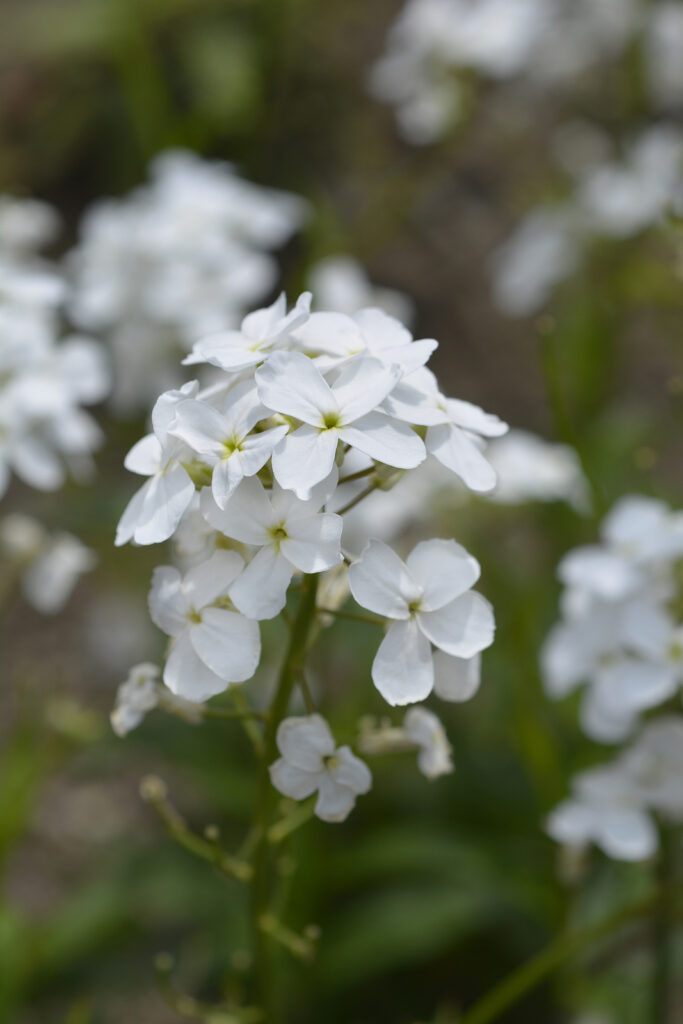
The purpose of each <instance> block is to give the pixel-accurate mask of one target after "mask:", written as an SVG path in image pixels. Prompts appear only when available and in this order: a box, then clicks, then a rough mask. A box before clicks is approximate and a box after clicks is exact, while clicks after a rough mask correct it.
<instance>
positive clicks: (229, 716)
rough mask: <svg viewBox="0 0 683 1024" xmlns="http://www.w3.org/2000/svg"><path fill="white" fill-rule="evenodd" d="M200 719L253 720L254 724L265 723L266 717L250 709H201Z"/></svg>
mask: <svg viewBox="0 0 683 1024" xmlns="http://www.w3.org/2000/svg"><path fill="white" fill-rule="evenodd" d="M202 718H216V719H219V720H221V719H222V720H225V721H228V722H229V721H241V720H243V719H253V721H255V722H267V721H268V716H267V715H266V714H265V712H263V711H254V710H253V709H252V708H216V707H211V706H209V707H204V708H202Z"/></svg>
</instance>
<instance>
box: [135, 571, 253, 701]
mask: <svg viewBox="0 0 683 1024" xmlns="http://www.w3.org/2000/svg"><path fill="white" fill-rule="evenodd" d="M243 566H244V561H243V559H242V558H240V556H239V555H238V554H237V552H235V551H216V552H215V554H213V555H212V556H211V558H209V560H208V561H206V562H202V564H201V565H198V566H196V567H195V568H194V569H190V571H189V572H188V573H186V574H185V576H184V577H183V576H181V575H180V573H179V572H178V570H177V569H174V568H172V567H171V566H169V565H162V566H159V567H158V568H157V569H155V570H154V576H153V578H152V589H151V590H150V594H149V610H150V615H151V616H152V620H153V622H154V623H155V624H156V625H157V626H158V627H159V629H161V630H163V631H164V633H168V635H169V636H172V637H175V641H174V644H173V647H172V649H171V653H170V654H169V656H168V659H167V661H166V667H165V668H164V682H165V683H166V685H167V686H168V688H169V690H171V692H172V693H175V694H178V695H179V696H181V697H185V698H186V700H193V701H197V702H199V701H203V700H207V699H208V698H209V697H213V696H215V695H216V694H217V693H222V692H223V690H226V689H227V688H228V686H229V685H230V684H231V683H242V682H244V681H245V680H246V679H250V678H251V677H252V676H253V674H254V672H255V671H256V668H257V666H258V663H259V659H260V656H261V638H260V634H259V627H258V623H257V622H254V621H253V620H252V619H247V618H245V616H244V615H241V614H240V613H239V612H238V611H235V610H234V609H232V607H231V605H232V602H231V601H230V599H229V597H228V594H229V591H230V588H231V586H232V584H233V583H234V581H235V579H236V578H238V577H239V573H240V572H241V570H242V568H243Z"/></svg>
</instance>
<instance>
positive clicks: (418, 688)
mask: <svg viewBox="0 0 683 1024" xmlns="http://www.w3.org/2000/svg"><path fill="white" fill-rule="evenodd" d="M372 681H373V683H374V684H375V686H376V687H377V689H378V690H379V692H380V693H381V694H382V696H383V697H384V699H385V700H386V701H387V702H388V703H389V704H393V705H397V704H414V703H415V702H417V701H420V700H424V699H425V697H428V696H429V694H430V693H431V691H432V687H433V685H434V664H433V662H432V652H431V648H430V646H429V641H428V640H427V639H426V637H425V636H423V634H422V633H421V631H420V629H419V628H418V625H417V623H416V621H415V619H407V620H405V621H404V622H394V623H392V625H391V626H390V627H389V631H388V632H387V635H386V636H385V637H384V639H383V640H382V643H381V644H380V646H379V650H378V651H377V654H376V655H375V660H374V661H373V663H372Z"/></svg>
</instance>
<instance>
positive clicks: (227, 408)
mask: <svg viewBox="0 0 683 1024" xmlns="http://www.w3.org/2000/svg"><path fill="white" fill-rule="evenodd" d="M269 415H270V413H269V412H268V411H267V410H266V409H265V408H264V407H263V406H262V405H261V403H260V402H259V400H258V395H257V393H256V388H255V386H254V384H253V382H252V381H243V382H242V383H240V384H236V385H235V387H234V388H231V389H230V390H229V391H228V393H227V395H226V397H225V399H224V401H223V403H222V407H221V408H220V409H215V408H213V407H212V406H211V405H208V404H207V403H206V402H203V401H198V400H197V399H190V400H188V401H184V402H180V403H179V404H178V406H177V409H176V416H175V420H174V423H173V426H172V427H170V428H169V434H170V436H171V437H177V438H180V440H181V441H184V442H185V444H186V445H187V446H188V447H189V448H191V449H192V450H193V451H194V452H196V453H197V454H198V455H199V457H200V458H201V459H202V460H203V461H204V462H206V463H208V464H209V465H210V466H212V467H213V469H212V474H211V490H212V493H213V497H214V500H215V502H216V504H217V505H218V507H219V508H225V506H226V504H227V502H228V500H229V499H230V496H231V495H232V494H233V493H234V491H235V489H236V488H237V486H238V484H239V483H240V481H241V480H243V479H244V478H245V477H250V476H253V475H254V474H255V473H258V471H259V470H260V469H262V468H263V466H265V464H266V462H267V461H268V459H269V458H270V456H271V455H272V454H273V450H274V448H275V447H276V445H277V444H278V442H279V441H280V440H281V439H282V438H283V437H284V435H285V434H286V433H287V430H288V427H287V426H278V427H271V428H270V429H269V430H262V431H259V432H257V433H252V431H253V428H254V427H255V426H256V424H257V423H258V422H259V420H263V419H267V418H268V416H269Z"/></svg>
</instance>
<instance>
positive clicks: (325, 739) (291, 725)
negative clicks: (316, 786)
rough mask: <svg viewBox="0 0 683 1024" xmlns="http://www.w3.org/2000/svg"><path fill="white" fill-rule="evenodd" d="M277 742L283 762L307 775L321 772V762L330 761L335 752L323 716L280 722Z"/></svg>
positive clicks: (289, 719) (287, 719) (330, 734)
mask: <svg viewBox="0 0 683 1024" xmlns="http://www.w3.org/2000/svg"><path fill="white" fill-rule="evenodd" d="M276 740H277V746H278V750H279V751H280V753H281V754H282V756H283V757H284V759H285V760H286V761H287V762H288V763H289V764H291V765H294V766H295V767H296V768H300V769H301V770H302V771H307V772H320V771H321V770H322V768H323V758H325V757H331V756H332V754H334V751H335V745H334V738H333V736H332V733H331V732H330V727H329V725H328V724H327V722H326V721H325V719H324V718H323V717H322V715H308V716H307V717H305V718H285V719H283V721H282V722H280V724H279V726H278V728H277V735H276Z"/></svg>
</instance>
